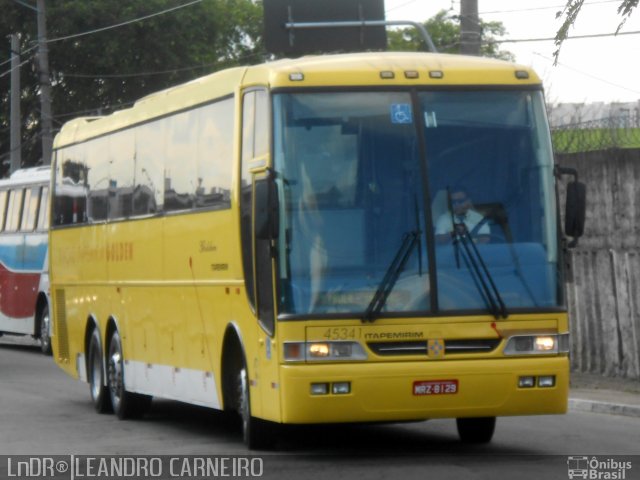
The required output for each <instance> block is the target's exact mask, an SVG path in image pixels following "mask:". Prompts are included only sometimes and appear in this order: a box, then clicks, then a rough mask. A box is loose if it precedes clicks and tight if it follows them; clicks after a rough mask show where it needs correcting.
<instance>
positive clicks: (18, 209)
mask: <svg viewBox="0 0 640 480" xmlns="http://www.w3.org/2000/svg"><path fill="white" fill-rule="evenodd" d="M23 196H24V190H23V189H20V190H11V191H10V192H9V208H8V209H7V222H6V228H5V230H6V231H7V232H16V231H17V230H18V226H19V225H20V214H21V213H22V198H23Z"/></svg>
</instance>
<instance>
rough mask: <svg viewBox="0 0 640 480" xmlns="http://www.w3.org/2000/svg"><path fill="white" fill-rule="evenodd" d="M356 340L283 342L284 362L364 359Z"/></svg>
mask: <svg viewBox="0 0 640 480" xmlns="http://www.w3.org/2000/svg"><path fill="white" fill-rule="evenodd" d="M366 359H367V353H366V352H365V351H364V349H363V348H362V346H361V345H360V344H359V343H358V342H285V343H284V360H285V361H286V362H304V361H330V360H333V361H342V360H345V361H352V360H366Z"/></svg>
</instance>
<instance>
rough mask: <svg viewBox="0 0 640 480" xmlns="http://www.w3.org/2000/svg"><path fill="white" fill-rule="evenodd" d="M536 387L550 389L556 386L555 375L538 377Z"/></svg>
mask: <svg viewBox="0 0 640 480" xmlns="http://www.w3.org/2000/svg"><path fill="white" fill-rule="evenodd" d="M538 386H539V387H540V388H550V387H555V386H556V377H555V375H547V376H544V377H538Z"/></svg>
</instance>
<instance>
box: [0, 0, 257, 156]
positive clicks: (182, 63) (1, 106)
mask: <svg viewBox="0 0 640 480" xmlns="http://www.w3.org/2000/svg"><path fill="white" fill-rule="evenodd" d="M23 1H26V2H28V1H29V0H23ZM187 3H190V2H188V1H186V0H130V1H128V2H114V1H112V0H56V1H55V2H54V1H49V2H47V36H48V39H49V43H48V47H49V63H50V71H51V81H52V102H53V108H52V110H53V116H54V130H56V129H58V128H60V126H61V125H62V124H63V123H64V122H65V121H67V120H70V119H72V118H74V117H76V116H87V115H98V114H106V113H110V112H112V111H114V110H117V109H121V108H124V107H127V106H130V105H131V104H132V102H133V101H135V100H136V99H139V98H141V97H143V96H145V95H148V94H149V93H152V92H155V91H158V90H162V89H165V88H168V87H171V86H173V85H176V84H179V83H183V82H186V81H189V80H191V79H194V78H196V77H199V76H202V75H205V74H207V73H211V72H214V71H217V70H220V69H222V68H227V67H230V66H235V65H239V64H252V63H259V62H261V61H262V60H263V58H264V52H263V49H262V32H261V29H262V7H261V5H260V4H257V3H255V2H254V1H252V0H204V1H202V2H200V3H196V4H193V5H189V6H186V7H184V8H180V9H176V10H173V11H170V12H167V13H164V14H160V15H155V16H153V14H157V13H158V12H162V11H165V10H168V9H171V8H174V7H179V6H180V5H185V4H187ZM0 10H1V11H2V16H1V18H0V38H3V39H4V38H6V36H7V35H8V34H11V33H20V34H21V44H22V45H21V49H22V50H23V52H25V53H24V54H23V57H22V59H23V60H25V59H29V58H30V57H33V55H34V54H35V53H36V50H35V49H33V46H34V45H35V40H36V36H37V34H36V18H35V13H34V12H33V11H31V10H29V9H27V8H24V7H23V6H21V5H18V4H17V3H15V2H13V1H10V0H0ZM143 17H147V18H144V19H142V20H139V21H135V22H132V23H129V24H126V25H122V26H120V27H117V28H112V29H107V30H102V29H104V27H108V26H113V25H117V24H121V23H125V22H127V21H129V20H134V19H141V18H143ZM84 32H93V33H90V34H87V35H80V36H76V34H78V33H84ZM66 37H69V38H66ZM7 47H8V45H7ZM30 49H31V50H30ZM29 50H30V51H29ZM0 52H2V55H3V57H2V58H0V63H2V62H3V61H4V59H5V58H6V59H8V58H9V57H8V53H7V54H6V55H7V56H5V54H4V52H5V50H4V49H3V50H0ZM35 64H36V63H35V62H32V70H29V65H25V66H24V67H23V71H22V88H21V98H22V112H23V119H22V125H23V146H24V150H23V164H24V166H31V165H35V164H36V163H37V161H38V159H39V158H40V142H39V133H38V132H39V129H40V125H39V124H40V120H39V117H40V115H39V108H40V107H39V101H38V94H39V88H38V83H37V82H38V80H37V74H36V72H35ZM9 68H10V66H9V65H8V64H5V65H3V66H1V67H0V74H2V73H3V72H5V71H6V70H9ZM9 77H10V76H9V75H5V76H3V77H0V155H3V154H5V153H7V152H8V150H9V129H8V127H9V125H8V117H9Z"/></svg>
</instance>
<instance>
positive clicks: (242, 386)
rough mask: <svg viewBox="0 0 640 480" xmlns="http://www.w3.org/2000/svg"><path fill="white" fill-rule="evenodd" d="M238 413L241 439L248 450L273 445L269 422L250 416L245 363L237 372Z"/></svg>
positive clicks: (247, 376) (266, 447) (247, 375)
mask: <svg viewBox="0 0 640 480" xmlns="http://www.w3.org/2000/svg"><path fill="white" fill-rule="evenodd" d="M237 386H238V413H239V414H240V420H241V421H242V438H243V440H244V443H245V445H246V446H247V447H248V448H249V449H250V450H261V449H268V448H270V447H272V446H273V444H274V441H275V440H274V437H273V434H274V432H273V429H272V428H270V427H271V425H270V424H269V422H266V421H264V420H261V419H259V418H256V417H254V416H253V415H252V414H251V397H250V392H249V374H248V371H247V366H246V362H243V364H242V367H241V368H240V371H239V372H238V383H237Z"/></svg>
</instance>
